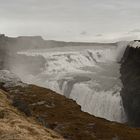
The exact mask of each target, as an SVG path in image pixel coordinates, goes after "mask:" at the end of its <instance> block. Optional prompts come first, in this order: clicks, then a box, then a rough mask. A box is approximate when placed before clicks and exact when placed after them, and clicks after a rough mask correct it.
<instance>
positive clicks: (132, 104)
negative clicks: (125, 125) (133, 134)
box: [121, 41, 140, 126]
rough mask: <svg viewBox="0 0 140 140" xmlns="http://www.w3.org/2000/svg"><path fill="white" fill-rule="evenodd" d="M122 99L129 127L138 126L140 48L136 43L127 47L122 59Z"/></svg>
mask: <svg viewBox="0 0 140 140" xmlns="http://www.w3.org/2000/svg"><path fill="white" fill-rule="evenodd" d="M121 79H122V82H123V89H122V93H121V95H122V99H123V104H124V108H125V111H126V113H127V116H128V121H129V124H130V125H134V126H140V48H139V44H138V41H135V42H133V43H130V45H128V47H127V49H126V51H125V54H124V56H123V58H122V65H121Z"/></svg>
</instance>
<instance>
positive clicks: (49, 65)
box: [17, 45, 126, 122]
mask: <svg viewBox="0 0 140 140" xmlns="http://www.w3.org/2000/svg"><path fill="white" fill-rule="evenodd" d="M123 46H125V45H123ZM124 50H125V47H122V45H118V46H109V47H104V46H100V47H95V46H92V47H91V46H90V47H87V46H85V47H81V46H75V47H70V46H69V47H63V48H53V49H46V50H43V51H42V50H36V51H35V50H34V51H30V52H19V53H18V54H19V55H20V54H25V55H28V56H36V55H41V56H43V57H44V58H45V59H46V70H45V71H43V72H42V73H40V74H38V75H37V76H27V77H26V78H22V77H20V78H21V79H22V80H24V81H25V82H28V83H32V84H37V85H40V86H44V87H47V88H50V89H52V90H54V91H56V92H58V93H60V94H63V95H65V96H66V97H68V98H72V99H74V100H75V101H76V102H77V103H78V104H79V105H81V108H82V110H83V111H85V112H88V113H90V114H93V115H95V116H98V117H102V118H106V119H108V120H111V121H117V122H125V121H126V116H125V112H124V109H123V105H122V99H121V96H120V90H121V88H122V84H121V81H120V79H119V77H120V73H119V68H120V65H119V64H118V63H117V62H118V61H120V58H121V55H122V54H123V52H124ZM17 74H18V73H17ZM19 76H20V75H19Z"/></svg>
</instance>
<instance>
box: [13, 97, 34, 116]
mask: <svg viewBox="0 0 140 140" xmlns="http://www.w3.org/2000/svg"><path fill="white" fill-rule="evenodd" d="M13 106H14V107H17V108H18V109H19V110H20V111H21V112H24V113H25V115H27V116H28V117H30V116H31V115H32V114H31V111H30V109H29V107H28V105H27V104H26V102H25V101H24V100H22V99H18V98H14V99H13Z"/></svg>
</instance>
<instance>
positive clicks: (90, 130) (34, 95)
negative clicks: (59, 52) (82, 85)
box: [9, 85, 140, 140]
mask: <svg viewBox="0 0 140 140" xmlns="http://www.w3.org/2000/svg"><path fill="white" fill-rule="evenodd" d="M9 91H10V97H12V98H13V100H14V102H17V104H15V106H17V107H18V108H19V109H20V110H21V111H23V112H25V113H27V112H30V113H31V115H32V116H33V117H34V118H35V119H36V120H37V121H39V122H40V123H41V124H42V125H44V126H45V127H47V128H51V129H52V130H54V131H56V132H58V133H59V134H61V135H62V136H64V138H66V139H69V140H99V139H102V140H116V139H119V140H140V129H136V128H130V127H128V126H126V125H123V124H118V123H115V122H109V121H106V120H104V119H100V118H96V117H94V116H92V115H89V114H88V113H84V112H82V111H81V109H80V106H79V105H77V104H76V103H75V102H74V101H72V100H70V99H66V98H65V97H63V96H61V95H59V94H56V93H55V92H53V91H51V90H48V89H45V88H41V87H37V86H34V85H30V86H28V87H24V88H21V87H15V88H13V89H10V90H9ZM24 104H25V105H26V106H24ZM21 105H22V107H21ZM30 113H29V114H30Z"/></svg>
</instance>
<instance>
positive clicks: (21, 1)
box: [0, 0, 140, 42]
mask: <svg viewBox="0 0 140 140" xmlns="http://www.w3.org/2000/svg"><path fill="white" fill-rule="evenodd" d="M0 33H4V34H6V35H8V36H19V35H41V36H43V38H44V39H55V40H66V41H99V42H100V41H102V42H110V41H116V40H131V39H138V38H139V37H140V0H0Z"/></svg>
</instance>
